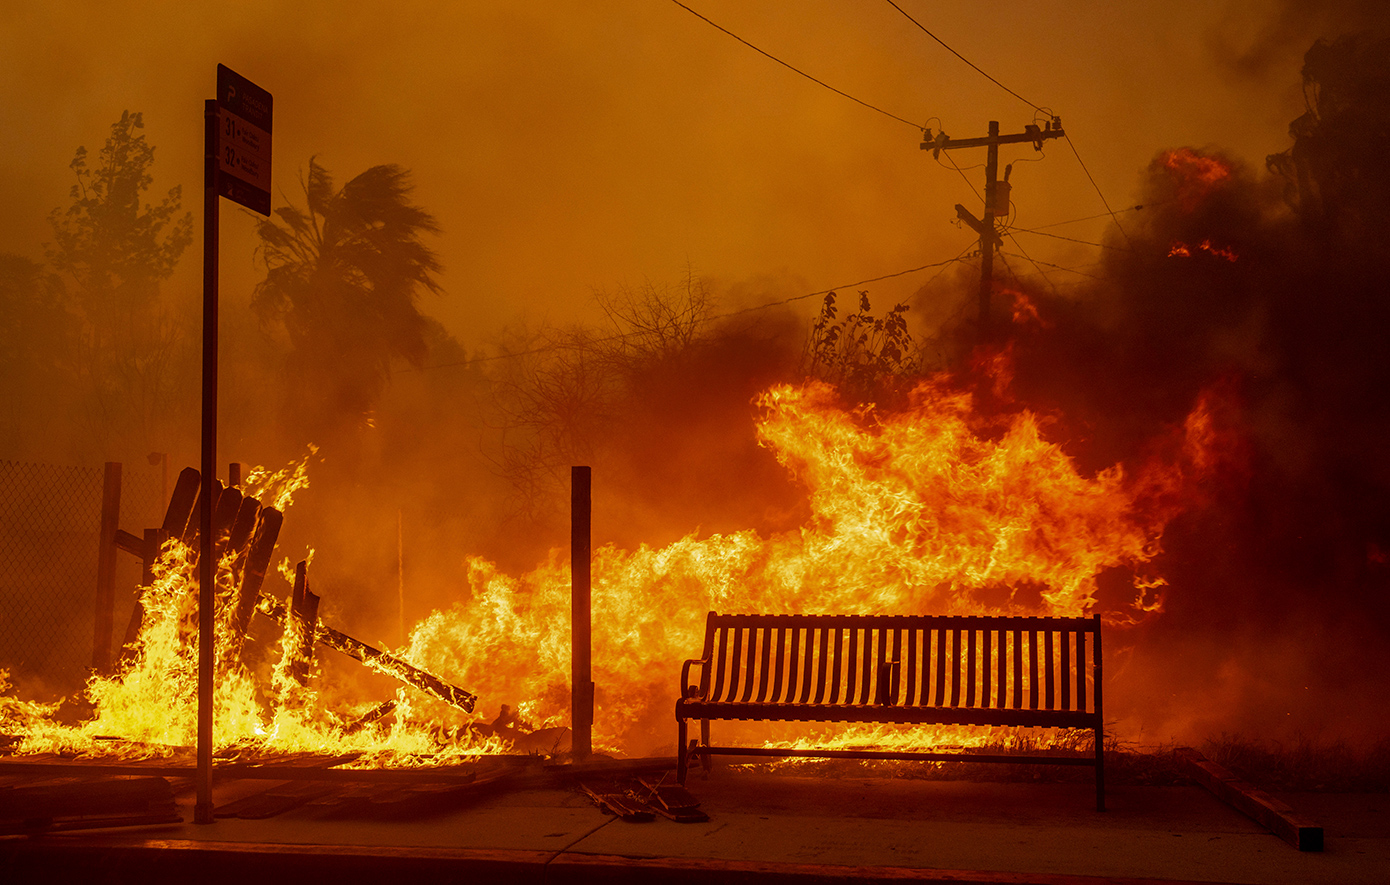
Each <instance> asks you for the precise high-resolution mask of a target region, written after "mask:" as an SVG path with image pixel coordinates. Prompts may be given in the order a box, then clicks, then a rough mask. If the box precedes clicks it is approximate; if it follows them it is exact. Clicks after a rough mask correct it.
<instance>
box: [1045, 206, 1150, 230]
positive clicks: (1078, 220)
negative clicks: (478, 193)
mask: <svg viewBox="0 0 1390 885" xmlns="http://www.w3.org/2000/svg"><path fill="white" fill-rule="evenodd" d="M1162 202H1167V201H1166V200H1164V201H1162ZM1156 205H1158V204H1157V203H1151V204H1149V206H1156ZM1149 206H1145V205H1144V204H1142V203H1141V204H1140V205H1138V206H1126V207H1125V208H1123V209H1117V210H1116V211H1115V212H1113V213H1111V212H1101V213H1100V214H1098V215H1087V216H1086V217H1085V218H1070V219H1068V220H1066V221H1054V222H1052V223H1050V224H1040V225H1038V226H1037V227H1035V228H1032V229H1031V230H1029V231H1028V233H1030V234H1035V233H1037V232H1038V231H1040V230H1044V229H1046V228H1049V227H1061V226H1062V225H1064V224H1080V223H1081V222H1083V221H1095V220H1096V219H1097V218H1111V217H1113V216H1114V215H1116V214H1119V213H1120V212H1138V211H1139V210H1140V209H1146V208H1149Z"/></svg>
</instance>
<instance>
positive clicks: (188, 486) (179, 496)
mask: <svg viewBox="0 0 1390 885" xmlns="http://www.w3.org/2000/svg"><path fill="white" fill-rule="evenodd" d="M201 486H202V474H200V473H199V472H198V471H197V470H195V469H194V468H192V467H185V468H184V469H183V470H182V472H180V473H179V478H178V481H177V482H175V483H174V493H173V494H172V495H170V496H169V508H168V509H167V510H165V511H164V524H163V525H162V526H161V528H163V529H164V533H165V534H167V535H169V536H170V537H173V538H181V537H183V530H184V529H185V528H187V527H188V522H189V520H190V519H192V518H193V514H194V513H195V512H196V511H195V510H194V507H195V505H196V503H197V500H198V489H199V488H200V487H201Z"/></svg>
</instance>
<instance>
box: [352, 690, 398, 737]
mask: <svg viewBox="0 0 1390 885" xmlns="http://www.w3.org/2000/svg"><path fill="white" fill-rule="evenodd" d="M394 712H396V699H395V698H391V699H390V700H389V701H382V702H381V703H379V704H377V705H376V706H375V707H372V708H371V709H370V710H368V711H367V712H365V713H363V714H362V715H361V716H358V717H357V719H356V720H354V721H353V722H351V723H349V724H348V726H347V727H346V728H344V729H343V733H344V734H357V733H358V732H359V731H361V730H362V729H364V728H366V727H367V726H368V725H371V724H372V723H373V722H376V721H378V720H380V719H384V718H386V717H387V716H390V715H391V714H392V713H394Z"/></svg>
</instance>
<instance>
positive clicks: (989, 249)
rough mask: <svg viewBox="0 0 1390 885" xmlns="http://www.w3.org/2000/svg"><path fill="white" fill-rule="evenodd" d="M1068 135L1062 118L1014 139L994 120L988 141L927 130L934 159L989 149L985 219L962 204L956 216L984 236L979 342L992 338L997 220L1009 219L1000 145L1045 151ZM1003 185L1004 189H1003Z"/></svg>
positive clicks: (924, 147)
mask: <svg viewBox="0 0 1390 885" xmlns="http://www.w3.org/2000/svg"><path fill="white" fill-rule="evenodd" d="M1064 135H1066V133H1065V132H1063V131H1062V118H1061V117H1053V118H1052V119H1051V120H1048V121H1047V125H1046V126H1045V127H1043V128H1039V127H1038V126H1037V124H1035V123H1030V124H1029V125H1027V126H1025V127H1023V131H1022V132H1019V133H1015V134H1014V135H1000V134H999V123H998V122H996V121H994V120H991V121H990V123H989V135H987V136H985V137H984V138H947V137H946V133H945V132H938V133H937V134H936V137H935V138H933V137H932V131H931V130H930V129H926V130H923V138H924V140H923V141H922V150H924V151H925V150H930V151H931V152H932V157H933V158H934V159H936V158H940V156H941V152H942V151H949V150H953V149H955V148H975V147H982V148H987V149H988V150H987V152H986V154H985V211H984V218H982V219H981V218H976V217H975V216H974V215H972V214H970V211H969V210H968V209H966V208H965V207H964V206H962V205H961V204H960V203H957V204H956V215H957V216H958V217H959V218H960V220H961V221H964V222H965V223H966V224H968V225H970V227H971V228H972V229H973V230H974V231H975V232H976V233H978V234H979V235H980V322H979V340H980V341H981V342H985V341H988V340H990V337H991V335H992V331H993V329H992V325H993V324H992V322H991V319H990V316H991V315H990V298H991V295H992V294H993V289H994V249H995V247H996V246H998V245H1000V244H1001V242H1002V241H1001V240H1000V239H999V231H998V230H997V229H996V227H995V224H994V219H995V218H996V217H997V216H1000V215H1003V216H1005V217H1007V216H1008V214H1009V191H1010V189H1011V188H1010V185H1009V172H1010V171H1011V170H1012V169H1013V166H1012V165H1010V166H1009V167H1007V168H1006V169H1005V170H1004V180H1003V181H1002V182H1001V181H999V180H998V179H999V145H1001V144H1022V143H1024V142H1030V143H1031V144H1032V145H1033V150H1035V151H1041V150H1042V145H1043V142H1044V141H1046V140H1047V139H1049V138H1061V137H1062V136H1064ZM1001 184H1002V185H1003V187H1002V188H1001V187H1000V185H1001Z"/></svg>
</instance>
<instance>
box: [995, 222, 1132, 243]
mask: <svg viewBox="0 0 1390 885" xmlns="http://www.w3.org/2000/svg"><path fill="white" fill-rule="evenodd" d="M1096 217H1097V218H1105V217H1106V216H1105V215H1104V214H1101V215H1098V216H1096ZM1059 223H1060V224H1066V222H1065V221H1064V222H1059ZM1009 230H1010V232H1011V233H1016V234H1037V235H1038V236H1040V237H1051V238H1052V239H1054V240H1066V241H1067V242H1069V243H1080V244H1081V245H1083V246H1095V247H1096V248H1097V249H1114V250H1115V251H1117V252H1133V251H1134V250H1133V249H1126V248H1124V247H1123V246H1109V245H1106V244H1105V243H1092V242H1091V241H1090V240H1078V239H1077V238H1076V237H1064V236H1062V235H1061V234H1049V233H1044V232H1043V231H1041V230H1036V229H1034V230H1029V229H1028V228H1026V227H1015V228H1010V229H1009Z"/></svg>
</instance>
